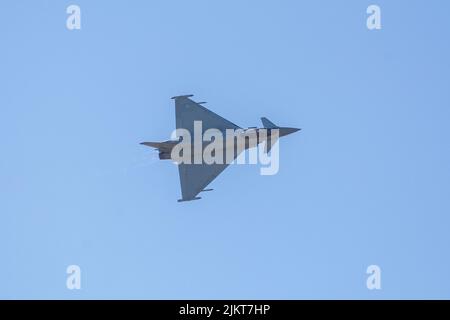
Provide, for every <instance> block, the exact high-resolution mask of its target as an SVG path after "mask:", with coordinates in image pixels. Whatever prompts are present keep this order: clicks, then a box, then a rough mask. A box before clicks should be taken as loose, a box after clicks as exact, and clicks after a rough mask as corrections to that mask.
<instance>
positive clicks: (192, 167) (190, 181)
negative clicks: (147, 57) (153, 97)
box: [141, 95, 300, 202]
mask: <svg viewBox="0 0 450 320" xmlns="http://www.w3.org/2000/svg"><path fill="white" fill-rule="evenodd" d="M192 96H193V95H183V96H176V97H172V99H174V100H175V118H176V128H177V129H185V130H187V131H188V132H189V133H190V134H191V139H192V141H193V140H194V122H197V121H199V122H201V131H202V132H201V133H202V134H204V133H205V131H207V130H208V129H215V130H218V131H219V132H221V133H222V134H223V135H224V136H225V134H226V131H227V129H228V130H230V129H231V130H235V131H238V132H240V134H243V135H246V136H248V135H249V133H253V134H254V135H255V136H256V145H257V144H259V143H262V142H265V152H270V148H271V146H272V145H273V144H275V142H276V141H275V140H276V139H277V138H278V137H282V136H286V135H288V134H291V133H294V132H297V131H298V130H300V129H298V128H289V127H278V126H276V125H275V124H273V123H272V122H270V121H269V120H268V119H267V118H261V121H262V124H263V126H264V128H256V127H250V128H246V129H243V128H241V127H239V126H237V125H236V124H234V123H232V122H230V121H228V120H226V119H224V118H222V117H221V116H219V115H217V114H215V113H214V112H212V111H210V110H208V109H206V108H205V107H204V106H202V104H204V103H205V102H195V101H193V100H191V99H190V98H191V97H192ZM197 123H198V122H197ZM262 129H264V130H263V131H264V134H263V133H262ZM273 129H277V130H273ZM251 131H253V132H251ZM275 131H276V133H277V134H275ZM181 140H182V139H181V137H180V139H179V140H168V141H164V142H142V143H141V144H143V145H146V146H149V147H153V148H155V149H156V150H158V151H159V158H160V159H161V160H174V159H173V156H172V150H173V148H174V147H175V146H176V145H177V144H179V143H180V142H181ZM234 141H235V140H234ZM244 141H245V142H244V146H243V148H240V149H239V148H238V147H237V145H236V144H234V145H233V146H232V149H231V151H232V152H233V155H232V159H236V158H237V157H238V156H239V153H240V152H242V151H243V150H245V149H248V148H251V147H253V146H254V144H251V143H250V142H249V140H248V139H245V140H244ZM208 144H209V143H205V142H202V147H201V150H204V148H205V147H206V146H207V145H208ZM226 148H227V146H226V145H224V150H223V154H224V157H225V154H226V152H229V151H230V150H228V149H227V150H225V149H226ZM192 150H193V149H192ZM193 153H194V152H193ZM229 164H230V163H228V162H227V161H223V162H221V163H211V164H207V163H205V161H203V160H202V162H201V163H194V162H193V161H192V162H190V163H178V171H179V175H180V184H181V194H182V198H181V199H180V200H178V201H179V202H181V201H191V200H198V199H201V198H200V197H198V196H197V195H198V194H199V193H200V192H203V191H211V190H212V189H205V187H206V186H207V185H208V184H210V183H211V182H212V181H213V180H214V179H215V178H216V177H217V176H218V175H219V174H220V173H221V172H222V171H223V170H225V168H226V167H227V166H228V165H229Z"/></svg>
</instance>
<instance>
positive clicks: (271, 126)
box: [261, 117, 278, 129]
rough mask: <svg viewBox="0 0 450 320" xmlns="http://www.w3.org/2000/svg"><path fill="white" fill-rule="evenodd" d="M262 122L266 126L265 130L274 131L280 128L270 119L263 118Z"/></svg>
mask: <svg viewBox="0 0 450 320" xmlns="http://www.w3.org/2000/svg"><path fill="white" fill-rule="evenodd" d="M261 122H262V124H263V126H264V128H267V129H273V128H278V126H276V125H275V124H274V123H273V122H271V121H270V120H269V119H267V118H264V117H262V118H261Z"/></svg>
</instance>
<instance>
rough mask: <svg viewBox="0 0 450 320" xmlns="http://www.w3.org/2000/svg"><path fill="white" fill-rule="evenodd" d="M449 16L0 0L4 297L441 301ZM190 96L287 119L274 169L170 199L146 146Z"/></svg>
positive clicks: (248, 169) (426, 8) (427, 4)
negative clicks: (69, 270) (378, 19)
mask: <svg viewBox="0 0 450 320" xmlns="http://www.w3.org/2000/svg"><path fill="white" fill-rule="evenodd" d="M73 3H75V4H78V5H79V6H80V7H81V12H82V22H81V23H82V29H81V30H79V31H69V30H67V29H66V18H67V14H66V12H65V10H66V7H67V6H68V5H70V4H73ZM372 3H375V4H378V5H380V7H381V9H382V30H380V31H369V30H368V29H367V28H366V17H367V14H366V8H367V6H368V5H370V4H372ZM449 10H450V3H449V2H448V1H437V0H435V1H425V0H422V1H406V0H403V1H381V0H377V1H363V0H358V1H356V0H353V1H331V0H329V1H294V0H292V1H273V0H272V1H261V0H259V1H256V0H255V1H237V0H233V1H230V0H227V1H223V0H220V1H219V0H217V1H207V0H202V1H199V0H192V1H181V0H179V1H82V0H78V1H74V2H69V1H56V0H53V1H42V0H41V1H31V0H30V1H2V2H1V3H0V41H1V46H0V61H1V62H0V88H1V90H0V92H1V94H0V111H1V113H0V136H1V139H0V141H1V143H0V147H1V148H0V150H1V153H0V155H1V157H0V253H1V256H0V298H62V299H78V298H88V299H89V298H126V299H128V298H138V299H143V298H149V299H172V298H175V299H197V298H202V299H205V298H208V299H213V298H222V299H229V298H236V299H241V298H251V299H253V298H255V299H301V298H331V299H334V298H362V299H379V298H385V299H390V298H450V272H449V270H450V256H449V254H450V252H449V244H450V232H449V226H450V218H449V214H450V197H449V190H450V148H449V147H450V143H449V138H450V127H449V119H450V90H449V81H450V76H449V72H450V63H449V61H450V58H449V57H450V42H449V39H450V24H449V23H450V22H449V20H448V13H449ZM187 93H192V94H194V95H195V98H196V99H198V101H200V100H205V101H208V107H209V108H211V109H212V110H213V111H215V112H217V113H218V114H220V115H222V116H224V117H225V118H227V119H229V120H231V121H233V122H235V123H236V124H238V125H241V126H255V125H260V123H259V117H261V116H266V117H268V118H269V119H271V120H272V121H273V122H275V123H277V124H279V125H286V126H296V127H301V128H302V129H303V130H302V131H301V132H299V133H296V134H294V135H292V136H289V137H286V138H284V139H283V140H282V141H281V145H280V152H281V159H280V161H281V163H280V171H279V173H278V174H277V175H275V176H261V175H259V167H258V166H233V167H230V168H228V169H227V170H226V171H225V172H224V173H223V174H222V175H220V176H219V177H218V178H217V179H216V180H215V181H214V182H213V183H212V184H211V187H213V188H214V189H215V191H214V192H211V193H208V194H205V195H204V196H203V199H202V200H200V201H193V202H184V203H178V202H177V201H176V200H177V199H179V197H180V189H179V180H178V172H177V169H176V167H175V166H174V165H173V164H171V163H170V162H167V161H161V162H160V161H157V160H156V159H155V154H154V153H153V152H152V151H151V149H149V148H146V147H144V146H141V145H139V142H142V141H158V140H164V139H168V138H169V135H170V133H171V131H172V130H173V129H174V126H175V119H174V118H175V116H174V106H173V101H172V100H170V99H169V98H170V97H171V96H173V95H178V94H187ZM70 264H77V265H79V266H80V267H81V270H82V289H81V290H79V291H77V290H73V291H71V290H68V289H67V288H66V277H67V275H66V267H67V266H68V265H70ZM371 264H377V265H379V266H380V267H381V270H382V289H381V290H379V291H370V290H368V289H367V288H366V277H367V275H366V273H365V272H366V268H367V266H369V265H371Z"/></svg>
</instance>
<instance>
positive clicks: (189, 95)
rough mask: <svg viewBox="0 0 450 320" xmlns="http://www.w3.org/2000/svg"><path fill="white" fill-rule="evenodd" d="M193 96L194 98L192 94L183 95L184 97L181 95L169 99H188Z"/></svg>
mask: <svg viewBox="0 0 450 320" xmlns="http://www.w3.org/2000/svg"><path fill="white" fill-rule="evenodd" d="M193 96H194V95H193V94H185V95H181V96H173V97H172V98H170V99H178V98H190V97H193Z"/></svg>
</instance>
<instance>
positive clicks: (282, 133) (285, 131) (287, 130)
mask: <svg viewBox="0 0 450 320" xmlns="http://www.w3.org/2000/svg"><path fill="white" fill-rule="evenodd" d="M299 130H301V129H300V128H282V129H281V130H280V136H287V135H288V134H291V133H294V132H297V131H299Z"/></svg>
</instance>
